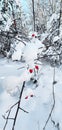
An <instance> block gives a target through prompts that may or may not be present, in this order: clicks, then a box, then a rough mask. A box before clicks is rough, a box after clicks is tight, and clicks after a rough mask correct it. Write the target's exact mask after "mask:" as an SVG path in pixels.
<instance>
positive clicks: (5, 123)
mask: <svg viewBox="0 0 62 130" xmlns="http://www.w3.org/2000/svg"><path fill="white" fill-rule="evenodd" d="M10 112H11V109H10V110H9V112H8V116H7V119H6V123H5V125H4V128H3V130H5V129H6V126H7V123H8V118H9V115H10Z"/></svg>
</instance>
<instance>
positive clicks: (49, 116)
mask: <svg viewBox="0 0 62 130" xmlns="http://www.w3.org/2000/svg"><path fill="white" fill-rule="evenodd" d="M55 83H56V81H55V67H54V74H53V84H52V95H53V105H52V108H51V111H50V113H49V115H48V118H47V120H46V123H45V125H44V127H43V130H45V129H46V126H47V124H48V122H49V120H50V118H51V115H52V112H53V110H54V107H55V93H54V85H55Z"/></svg>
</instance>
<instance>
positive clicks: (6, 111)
mask: <svg viewBox="0 0 62 130" xmlns="http://www.w3.org/2000/svg"><path fill="white" fill-rule="evenodd" d="M17 104H18V102H16V103H15V104H14V105H12V106H11V107H10V109H9V110H7V111H6V113H7V112H9V111H10V110H11V109H12V108H13V107H14V106H16V105H17Z"/></svg>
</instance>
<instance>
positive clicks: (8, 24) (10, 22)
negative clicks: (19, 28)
mask: <svg viewBox="0 0 62 130" xmlns="http://www.w3.org/2000/svg"><path fill="white" fill-rule="evenodd" d="M12 23H13V21H12V19H11V17H10V18H8V20H7V23H6V27H5V31H9V28H10V26H11V25H12Z"/></svg>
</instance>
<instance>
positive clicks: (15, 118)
mask: <svg viewBox="0 0 62 130" xmlns="http://www.w3.org/2000/svg"><path fill="white" fill-rule="evenodd" d="M24 88H25V81H24V82H23V86H22V89H21V92H20V97H19V102H18V106H17V110H16V114H15V117H14V122H13V126H12V130H14V127H15V124H16V120H17V116H18V112H19V108H20V102H21V97H22V93H23V90H24Z"/></svg>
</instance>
